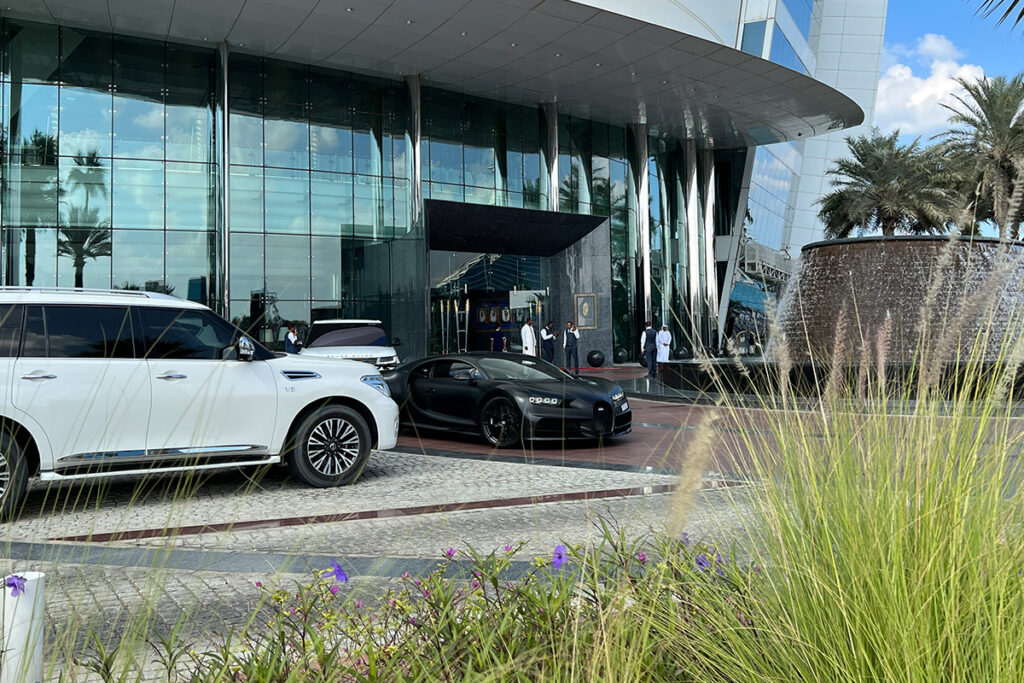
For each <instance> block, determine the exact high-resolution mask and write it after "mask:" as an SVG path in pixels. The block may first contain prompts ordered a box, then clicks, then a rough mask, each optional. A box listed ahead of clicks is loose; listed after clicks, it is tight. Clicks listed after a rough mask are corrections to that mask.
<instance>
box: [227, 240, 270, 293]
mask: <svg viewBox="0 0 1024 683" xmlns="http://www.w3.org/2000/svg"><path fill="white" fill-rule="evenodd" d="M230 279H231V293H232V294H234V295H235V296H236V297H241V298H246V297H248V296H250V295H251V294H260V293H262V292H263V235H247V234H245V233H235V232H234V231H232V233H231V273H230Z"/></svg>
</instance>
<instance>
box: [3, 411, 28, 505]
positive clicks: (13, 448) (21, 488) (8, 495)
mask: <svg viewBox="0 0 1024 683" xmlns="http://www.w3.org/2000/svg"><path fill="white" fill-rule="evenodd" d="M27 486H28V467H27V463H26V462H25V455H24V452H23V450H22V447H21V445H20V444H19V443H18V441H17V440H16V439H15V438H14V436H12V435H11V433H10V432H8V431H7V430H6V429H4V430H3V431H0V520H6V519H11V518H12V517H14V515H15V514H17V511H18V506H19V505H21V499H22V498H23V497H24V496H25V488H26V487H27Z"/></svg>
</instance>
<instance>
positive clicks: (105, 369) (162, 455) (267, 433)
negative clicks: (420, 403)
mask: <svg viewBox="0 0 1024 683" xmlns="http://www.w3.org/2000/svg"><path fill="white" fill-rule="evenodd" d="M0 368H2V369H3V371H2V372H0V378H2V379H0V421H2V427H3V429H2V430H0V515H10V514H12V513H14V512H15V511H16V510H17V506H18V503H19V501H20V499H21V498H22V496H23V494H24V492H25V487H26V483H27V479H28V477H29V476H30V475H33V474H35V473H37V472H38V474H39V476H40V478H41V479H43V480H57V479H78V478H86V477H99V476H108V475H113V474H125V473H135V472H137V473H152V472H173V471H182V470H198V469H215V468H226V467H239V466H245V465H266V464H271V463H278V462H282V461H284V462H285V463H287V465H288V467H289V469H290V470H291V472H292V474H293V475H294V476H295V478H296V479H298V480H300V481H302V482H303V483H305V484H308V485H310V486H317V487H328V486H338V485H342V484H350V483H352V482H354V481H355V480H356V479H357V478H358V477H359V475H360V474H361V473H362V471H363V468H364V467H365V465H366V461H367V458H368V457H369V453H370V449H371V448H377V449H381V450H386V449H389V448H393V447H394V446H395V442H396V439H397V437H398V407H397V406H396V405H395V402H394V401H392V400H391V395H390V393H389V391H388V387H387V385H386V384H385V383H384V381H383V380H382V379H381V377H380V373H379V372H378V371H377V370H376V369H375V368H373V367H372V366H368V365H367V364H365V363H358V362H351V361H342V360H331V359H325V358H314V357H304V356H297V355H288V354H274V353H272V352H271V351H268V350H267V349H265V348H264V347H262V346H260V345H259V344H257V343H255V342H253V341H252V340H251V339H249V338H248V337H246V336H245V335H244V334H243V333H242V332H240V331H239V330H238V329H237V328H235V327H234V326H233V325H231V324H230V323H228V322H227V321H225V320H224V319H223V318H221V317H220V316H218V315H217V314H215V313H214V312H213V311H211V310H210V309H208V308H206V307H205V306H201V305H199V304H196V303H193V302H189V301H182V300H180V299H176V298H174V297H170V296H167V295H163V294H156V293H151V292H125V291H87V290H66V289H63V290H62V289H32V288H13V287H0Z"/></svg>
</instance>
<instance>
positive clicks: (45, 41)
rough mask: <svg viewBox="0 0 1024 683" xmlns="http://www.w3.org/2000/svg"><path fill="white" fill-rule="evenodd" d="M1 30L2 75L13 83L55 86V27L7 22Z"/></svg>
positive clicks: (56, 41)
mask: <svg viewBox="0 0 1024 683" xmlns="http://www.w3.org/2000/svg"><path fill="white" fill-rule="evenodd" d="M4 29H5V30H4V56H5V58H6V62H5V64H4V69H3V72H4V74H9V75H10V79H11V81H12V82H15V83H18V82H23V83H56V82H57V70H58V65H59V62H58V57H59V53H58V45H59V44H58V39H57V27H56V26H54V25H52V24H34V23H31V22H20V21H11V20H10V19H7V20H6V21H5V22H4Z"/></svg>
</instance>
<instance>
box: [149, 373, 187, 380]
mask: <svg viewBox="0 0 1024 683" xmlns="http://www.w3.org/2000/svg"><path fill="white" fill-rule="evenodd" d="M156 378H157V379H187V378H188V375H183V374H181V373H180V372H165V373H164V374H162V375H157V376H156Z"/></svg>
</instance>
